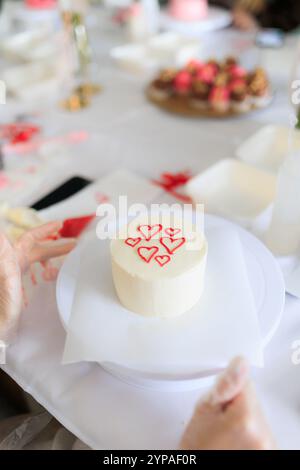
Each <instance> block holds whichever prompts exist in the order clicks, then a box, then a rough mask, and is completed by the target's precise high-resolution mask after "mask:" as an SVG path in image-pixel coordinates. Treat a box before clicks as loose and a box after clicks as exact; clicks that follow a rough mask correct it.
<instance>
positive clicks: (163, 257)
mask: <svg viewBox="0 0 300 470" xmlns="http://www.w3.org/2000/svg"><path fill="white" fill-rule="evenodd" d="M155 261H157V262H158V264H159V265H160V267H161V268H162V267H163V266H165V264H168V263H169V262H170V261H171V257H170V256H169V255H158V256H155Z"/></svg>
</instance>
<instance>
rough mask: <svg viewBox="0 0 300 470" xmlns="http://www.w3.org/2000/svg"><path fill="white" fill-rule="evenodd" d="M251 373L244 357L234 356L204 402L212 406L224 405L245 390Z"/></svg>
mask: <svg viewBox="0 0 300 470" xmlns="http://www.w3.org/2000/svg"><path fill="white" fill-rule="evenodd" d="M248 375H249V368H248V364H247V362H246V360H245V359H244V358H243V357H236V358H234V359H233V360H232V361H231V362H230V364H229V366H228V367H227V369H226V370H225V371H224V372H223V373H222V374H221V375H220V376H219V378H218V379H217V381H216V384H215V385H214V387H213V388H212V390H211V391H210V392H209V393H208V395H207V396H206V398H205V400H204V402H205V403H206V404H208V403H209V404H210V405H212V406H220V405H221V406H224V405H226V404H227V403H229V402H230V401H232V400H233V399H234V398H235V397H236V396H237V395H239V394H240V393H241V391H242V390H243V388H244V386H245V384H246V382H247V380H248Z"/></svg>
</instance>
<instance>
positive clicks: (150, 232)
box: [137, 224, 162, 242]
mask: <svg viewBox="0 0 300 470" xmlns="http://www.w3.org/2000/svg"><path fill="white" fill-rule="evenodd" d="M137 229H138V231H139V232H140V233H141V234H142V235H143V237H144V238H145V240H147V242H148V241H149V240H151V238H153V237H154V236H155V235H157V234H158V233H159V232H160V231H161V230H162V225H161V224H155V225H139V226H138V228H137Z"/></svg>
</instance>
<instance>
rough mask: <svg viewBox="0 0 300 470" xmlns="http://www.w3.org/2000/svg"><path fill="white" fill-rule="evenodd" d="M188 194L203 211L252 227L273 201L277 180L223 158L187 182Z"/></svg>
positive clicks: (235, 161) (242, 164)
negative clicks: (202, 207) (201, 206)
mask: <svg viewBox="0 0 300 470" xmlns="http://www.w3.org/2000/svg"><path fill="white" fill-rule="evenodd" d="M186 190H187V193H188V194H189V196H190V197H191V198H192V200H193V202H194V203H198V204H201V203H202V204H204V206H205V211H206V212H210V213H213V214H218V215H221V216H223V217H226V218H228V219H231V220H234V221H236V222H238V223H240V224H242V225H244V226H251V224H252V223H253V222H254V221H255V219H257V217H259V216H260V215H261V214H262V213H263V212H264V211H265V210H266V209H267V208H268V207H269V206H270V205H271V204H272V202H273V201H274V198H275V193H276V177H275V176H274V175H272V174H270V173H267V172H265V171H261V170H259V169H257V168H255V167H253V166H250V165H246V164H245V163H242V162H239V161H237V160H234V159H225V160H221V161H220V162H218V163H216V164H215V165H213V166H211V167H210V168H208V169H207V170H206V171H204V172H203V173H201V174H199V175H198V176H196V177H195V178H193V179H192V180H190V181H189V183H188V184H187V187H186Z"/></svg>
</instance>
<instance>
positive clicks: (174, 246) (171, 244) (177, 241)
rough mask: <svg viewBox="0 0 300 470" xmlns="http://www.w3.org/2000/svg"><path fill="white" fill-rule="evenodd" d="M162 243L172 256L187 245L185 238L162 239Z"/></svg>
mask: <svg viewBox="0 0 300 470" xmlns="http://www.w3.org/2000/svg"><path fill="white" fill-rule="evenodd" d="M160 243H161V244H162V246H164V247H165V249H166V250H167V252H168V253H169V254H170V255H172V254H173V253H175V251H176V250H178V248H180V247H181V246H182V245H183V244H184V243H185V238H184V237H182V238H173V237H162V238H161V239H160Z"/></svg>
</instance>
